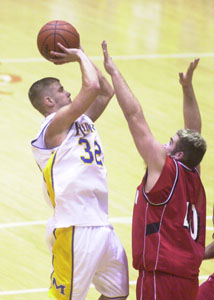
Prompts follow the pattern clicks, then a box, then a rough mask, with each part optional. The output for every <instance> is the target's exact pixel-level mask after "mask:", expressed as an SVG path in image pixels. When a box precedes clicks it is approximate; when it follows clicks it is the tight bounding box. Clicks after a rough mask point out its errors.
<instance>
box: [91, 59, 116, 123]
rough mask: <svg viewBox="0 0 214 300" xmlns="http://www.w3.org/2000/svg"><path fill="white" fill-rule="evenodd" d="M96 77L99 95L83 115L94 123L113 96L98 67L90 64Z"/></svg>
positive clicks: (110, 87)
mask: <svg viewBox="0 0 214 300" xmlns="http://www.w3.org/2000/svg"><path fill="white" fill-rule="evenodd" d="M92 64H93V66H94V68H95V70H96V72H97V76H98V80H99V84H100V93H99V95H98V96H97V98H96V100H95V101H94V102H93V103H92V104H91V105H90V107H89V108H88V110H87V111H86V112H85V114H86V115H87V116H88V117H89V118H90V119H91V120H92V121H93V122H95V121H96V120H97V119H98V118H99V117H100V115H101V114H102V113H103V111H104V110H105V108H106V106H107V105H108V103H109V101H110V100H111V98H112V97H113V96H114V90H113V88H112V86H111V84H110V83H109V82H108V80H107V79H106V78H105V76H104V75H103V74H102V72H101V71H100V70H99V69H98V67H97V66H96V65H95V64H94V63H93V62H92Z"/></svg>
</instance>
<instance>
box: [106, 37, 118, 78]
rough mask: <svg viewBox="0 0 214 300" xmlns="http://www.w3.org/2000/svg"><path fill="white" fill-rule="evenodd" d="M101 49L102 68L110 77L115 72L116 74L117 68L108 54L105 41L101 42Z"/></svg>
mask: <svg viewBox="0 0 214 300" xmlns="http://www.w3.org/2000/svg"><path fill="white" fill-rule="evenodd" d="M102 49H103V56H104V67H105V69H106V72H107V73H109V74H110V75H113V74H114V73H115V72H117V68H116V66H115V64H114V63H113V61H112V58H111V57H110V56H109V54H108V48H107V43H106V41H103V42H102Z"/></svg>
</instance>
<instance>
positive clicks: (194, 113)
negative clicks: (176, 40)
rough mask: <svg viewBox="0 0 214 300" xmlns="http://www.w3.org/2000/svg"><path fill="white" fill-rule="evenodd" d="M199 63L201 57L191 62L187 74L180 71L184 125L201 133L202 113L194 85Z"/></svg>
mask: <svg viewBox="0 0 214 300" xmlns="http://www.w3.org/2000/svg"><path fill="white" fill-rule="evenodd" d="M198 63H199V58H197V59H195V60H194V61H193V62H191V63H190V65H189V67H188V69H187V71H186V73H185V74H183V73H179V79H180V80H179V81H180V84H181V86H182V91H183V116H184V127H185V128H189V129H193V130H195V131H198V132H199V133H201V115H200V111H199V107H198V103H197V101H196V97H195V93H194V89H193V85H192V77H193V73H194V70H195V69H196V68H197V65H198Z"/></svg>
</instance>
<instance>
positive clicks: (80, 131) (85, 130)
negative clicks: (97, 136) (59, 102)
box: [74, 122, 96, 136]
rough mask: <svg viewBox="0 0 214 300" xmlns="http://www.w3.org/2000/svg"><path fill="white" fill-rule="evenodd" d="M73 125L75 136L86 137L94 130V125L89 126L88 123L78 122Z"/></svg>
mask: <svg viewBox="0 0 214 300" xmlns="http://www.w3.org/2000/svg"><path fill="white" fill-rule="evenodd" d="M74 124H75V129H76V134H75V135H76V136H78V135H80V136H86V135H88V134H89V133H91V132H94V131H95V130H96V129H95V127H94V124H89V123H79V122H74Z"/></svg>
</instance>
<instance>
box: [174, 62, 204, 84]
mask: <svg viewBox="0 0 214 300" xmlns="http://www.w3.org/2000/svg"><path fill="white" fill-rule="evenodd" d="M199 60H200V59H199V58H196V59H195V60H194V61H192V62H191V63H190V65H189V67H188V69H187V71H186V73H185V74H183V73H182V72H181V73H179V82H180V84H181V85H182V86H183V87H187V86H190V85H191V84H192V76H193V72H194V70H195V69H196V67H197V65H198V63H199Z"/></svg>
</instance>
